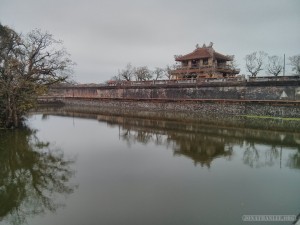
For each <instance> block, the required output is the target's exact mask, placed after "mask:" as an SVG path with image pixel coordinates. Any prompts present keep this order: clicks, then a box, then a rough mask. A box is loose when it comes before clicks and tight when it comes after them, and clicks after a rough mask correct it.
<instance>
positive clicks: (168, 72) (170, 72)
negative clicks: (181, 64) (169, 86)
mask: <svg viewBox="0 0 300 225" xmlns="http://www.w3.org/2000/svg"><path fill="white" fill-rule="evenodd" d="M174 70H176V65H174V64H173V65H171V66H169V65H167V66H166V68H165V77H167V79H168V80H171V78H172V76H173V71H174Z"/></svg>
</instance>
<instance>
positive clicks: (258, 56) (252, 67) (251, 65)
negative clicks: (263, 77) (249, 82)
mask: <svg viewBox="0 0 300 225" xmlns="http://www.w3.org/2000/svg"><path fill="white" fill-rule="evenodd" d="M266 56H267V54H266V53H265V52H263V51H259V52H253V53H251V54H249V55H246V57H245V60H246V70H247V71H248V72H249V73H250V74H251V76H252V77H256V76H257V74H258V73H259V72H260V71H261V70H263V65H264V60H265V58H266Z"/></svg>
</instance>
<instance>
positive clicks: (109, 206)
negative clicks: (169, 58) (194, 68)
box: [0, 112, 300, 225]
mask: <svg viewBox="0 0 300 225" xmlns="http://www.w3.org/2000/svg"><path fill="white" fill-rule="evenodd" d="M257 121H258V123H259V120H257ZM27 124H28V126H29V128H28V129H25V130H17V131H12V130H9V131H0V161H1V162H0V225H4V224H30V225H53V224H55V225H68V224H70V225H83V224H84V225H94V224H95V225H96V224H97V225H98V224H105V225H106V224H109V225H120V224H124V225H126V224H128V225H141V224H143V225H148V224H149V225H160V224H161V225H165V224H172V225H177V224H178V225H182V224H187V225H189V224H191V225H199V224H205V225H210V224H211V225H216V224H218V225H222V224H230V225H232V224H260V223H258V222H246V221H243V219H245V218H246V217H245V216H247V215H293V216H296V215H298V214H299V213H300V131H299V132H297V131H295V130H293V131H289V130H285V131H272V130H269V129H268V130H266V129H258V128H256V129H249V128H247V127H243V128H241V127H227V126H218V125H216V124H209V123H206V124H202V123H194V122H179V121H177V122H176V121H172V120H163V119H147V118H134V117H128V116H122V115H119V116H112V115H100V114H99V115H95V114H92V115H89V114H85V115H81V116H80V115H78V114H72V113H70V112H69V113H60V114H56V115H54V114H51V113H48V114H45V113H44V114H39V113H36V114H33V115H31V116H30V117H29V118H28V121H27ZM261 224H274V222H261ZM276 224H277V223H276ZM278 224H292V221H285V222H280V223H278Z"/></svg>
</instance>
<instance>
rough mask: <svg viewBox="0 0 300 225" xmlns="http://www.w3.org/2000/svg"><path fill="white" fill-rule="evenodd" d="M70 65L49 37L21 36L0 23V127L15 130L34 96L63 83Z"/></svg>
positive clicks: (34, 33)
mask: <svg viewBox="0 0 300 225" xmlns="http://www.w3.org/2000/svg"><path fill="white" fill-rule="evenodd" d="M73 65H74V63H73V62H72V61H71V60H70V59H69V54H68V53H67V52H66V50H65V49H64V48H63V47H62V42H61V41H57V40H55V39H54V38H53V36H52V35H51V34H49V33H44V32H41V31H40V30H33V31H31V32H30V33H29V34H27V35H26V36H22V35H20V34H18V33H17V32H15V31H14V30H12V29H11V28H9V27H6V26H2V25H1V24H0V103H1V104H0V126H5V127H13V126H14V127H18V126H19V123H20V121H21V119H22V117H23V115H25V114H26V112H27V111H28V110H30V109H31V108H32V107H34V105H35V103H36V102H37V97H38V96H39V95H41V94H43V93H44V92H45V91H46V90H47V87H48V86H49V85H51V84H54V83H58V82H62V81H65V80H66V79H67V78H68V77H69V76H70V75H71V73H72V69H71V68H72V66H73ZM1 122H2V124H1Z"/></svg>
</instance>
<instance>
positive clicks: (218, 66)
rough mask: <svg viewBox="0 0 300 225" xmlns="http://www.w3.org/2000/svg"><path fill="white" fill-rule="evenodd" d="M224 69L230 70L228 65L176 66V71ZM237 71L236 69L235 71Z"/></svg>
mask: <svg viewBox="0 0 300 225" xmlns="http://www.w3.org/2000/svg"><path fill="white" fill-rule="evenodd" d="M209 68H212V69H226V70H232V67H231V66H229V65H191V66H177V67H176V70H191V69H209ZM235 70H237V69H235Z"/></svg>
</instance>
